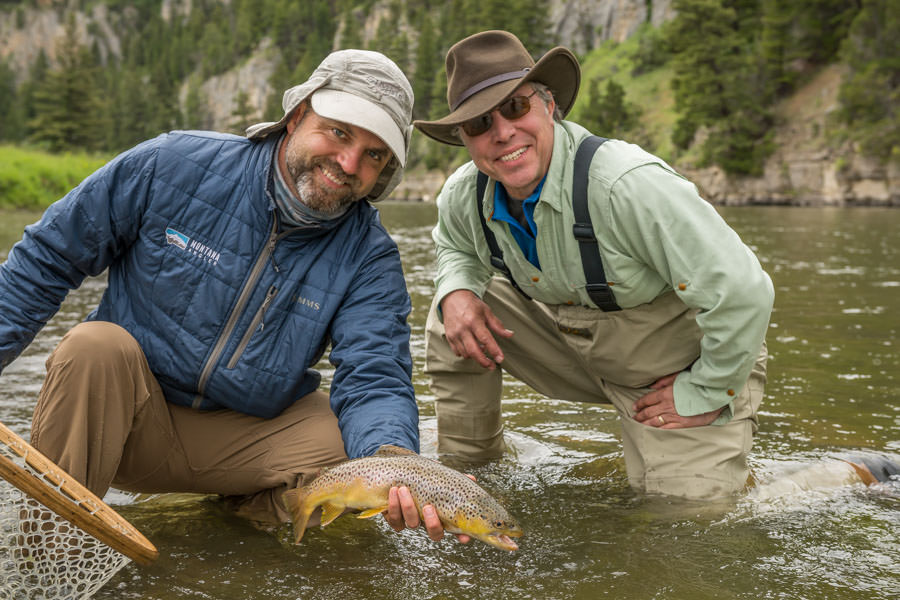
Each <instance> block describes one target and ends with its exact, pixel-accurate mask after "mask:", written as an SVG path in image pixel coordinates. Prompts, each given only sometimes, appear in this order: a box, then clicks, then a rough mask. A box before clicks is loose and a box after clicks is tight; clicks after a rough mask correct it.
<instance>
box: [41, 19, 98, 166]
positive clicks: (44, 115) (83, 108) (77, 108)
mask: <svg viewBox="0 0 900 600" xmlns="http://www.w3.org/2000/svg"><path fill="white" fill-rule="evenodd" d="M56 54H57V56H58V57H59V65H58V66H57V68H56V69H54V70H51V71H50V72H49V73H47V76H46V78H45V80H44V82H43V83H42V84H41V85H40V86H39V87H38V88H37V89H36V90H35V92H34V108H35V111H36V115H35V117H34V118H33V119H32V120H31V122H30V123H29V124H28V125H29V128H30V130H31V131H32V134H31V137H32V139H33V140H35V141H37V142H42V143H46V144H47V145H48V147H49V148H50V149H51V150H54V151H59V150H67V149H80V150H94V149H98V148H99V147H100V145H101V143H102V141H103V137H104V130H103V115H104V105H103V102H102V100H101V96H100V91H101V90H100V87H99V78H98V76H97V65H96V64H95V63H94V61H93V57H92V55H91V52H90V51H89V50H88V49H87V48H85V47H84V46H82V45H81V44H80V43H79V41H78V37H77V32H76V30H75V20H74V18H70V19H69V20H68V22H67V24H66V29H65V35H64V36H63V38H62V39H61V40H60V42H59V44H58V46H57V53H56Z"/></svg>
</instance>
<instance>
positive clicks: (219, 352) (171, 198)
mask: <svg viewBox="0 0 900 600" xmlns="http://www.w3.org/2000/svg"><path fill="white" fill-rule="evenodd" d="M412 105H413V93H412V89H411V87H410V85H409V82H408V81H407V80H406V77H405V76H404V75H403V73H402V72H401V70H400V69H399V68H398V67H397V65H396V64H394V63H393V62H392V61H391V60H389V59H388V58H387V57H385V56H383V55H382V54H379V53H375V52H367V51H361V50H344V51H339V52H335V53H333V54H331V55H329V56H328V57H327V58H326V59H325V60H324V61H323V62H322V64H321V65H320V66H319V67H318V68H317V69H316V70H315V72H314V73H313V74H312V75H311V77H310V79H309V80H308V81H306V82H305V83H302V84H300V85H298V86H296V87H293V88H291V89H289V90H287V91H286V92H285V94H284V99H283V106H284V110H285V113H284V116H283V117H282V119H281V120H280V121H278V122H276V123H261V124H259V125H255V126H253V127H250V128H249V129H248V130H247V136H246V137H239V136H234V135H227V134H219V133H213V132H196V131H191V132H187V131H176V132H171V133H167V134H164V135H161V136H159V137H157V138H155V139H152V140H149V141H146V142H144V143H142V144H140V145H138V146H136V147H135V148H133V149H131V150H128V151H126V152H124V153H123V154H121V155H120V156H118V157H116V158H115V159H114V160H112V161H111V162H110V163H108V164H107V165H105V166H104V167H102V168H101V169H99V170H98V171H97V172H95V173H94V174H92V175H90V176H89V177H88V178H87V179H85V180H84V181H83V182H82V183H81V184H80V185H79V186H78V187H76V188H75V189H73V190H72V191H71V192H69V193H68V194H67V195H66V196H65V197H64V198H62V199H61V200H59V201H58V202H56V203H55V204H53V205H52V206H51V207H50V208H49V209H48V210H47V211H46V213H45V214H44V216H43V218H42V219H41V220H40V221H39V222H38V223H36V224H34V225H31V226H29V227H27V228H26V230H25V235H24V237H23V239H22V240H21V241H20V242H19V243H18V244H16V246H15V247H14V248H13V249H12V251H11V252H10V255H9V258H8V260H7V261H6V262H5V263H4V264H2V265H0V369H2V368H3V367H5V366H6V365H8V364H9V363H10V362H11V361H12V360H13V359H14V358H15V357H16V356H17V355H18V354H19V353H20V352H21V351H22V350H23V349H24V348H25V347H26V346H27V345H28V344H29V343H30V341H31V340H32V339H33V338H34V336H35V334H36V333H37V332H38V330H40V329H41V327H42V326H43V325H44V324H45V323H46V322H47V321H48V320H49V319H50V318H51V317H52V316H53V315H54V314H55V313H56V311H57V310H58V309H59V307H60V304H61V303H62V301H63V299H64V298H65V296H66V294H67V293H68V292H69V291H70V290H71V289H74V288H77V287H78V286H79V285H80V284H81V283H82V282H83V280H84V279H85V278H86V277H88V276H97V275H100V274H101V273H103V272H104V271H107V270H108V285H107V288H106V290H105V293H104V295H103V298H102V299H101V301H100V304H99V305H98V306H97V307H96V308H95V309H94V310H93V311H92V312H91V313H90V314H89V315H87V318H86V320H85V322H83V323H80V324H78V325H76V326H75V327H74V328H72V329H71V330H70V331H69V332H68V333H66V335H65V336H64V337H63V339H62V341H61V342H60V343H59V345H58V346H57V348H56V349H55V350H54V351H53V352H52V354H51V355H50V356H49V358H48V359H47V377H46V380H45V383H44V385H43V388H42V390H41V393H40V397H39V399H38V402H37V406H36V408H35V413H34V418H33V423H32V432H31V433H32V443H33V444H34V445H35V446H36V447H37V448H38V449H39V450H40V451H41V452H43V453H44V454H46V455H47V456H48V457H49V458H50V459H51V460H53V461H55V462H56V463H57V464H58V465H59V466H60V467H62V468H63V469H65V470H66V471H67V472H69V473H70V474H71V475H72V476H74V477H75V478H76V479H78V480H79V481H81V482H82V483H84V484H85V485H86V486H87V487H88V488H89V489H90V490H91V491H92V492H94V493H96V494H97V495H99V496H101V497H102V496H103V495H104V494H105V493H106V491H107V490H108V488H109V487H111V486H114V487H116V488H119V489H123V490H130V491H134V492H194V493H204V494H218V495H221V496H223V497H225V498H226V504H227V505H228V506H229V507H230V508H232V509H233V510H234V511H236V512H237V514H239V515H242V516H245V517H247V518H250V519H253V520H256V521H259V522H269V523H281V522H285V521H287V520H289V515H288V513H287V512H286V510H285V507H284V505H283V502H282V498H281V496H282V494H283V492H284V491H285V490H287V489H288V488H290V487H294V486H297V485H300V484H303V483H304V482H305V481H307V480H308V479H310V478H311V477H312V476H314V475H315V474H316V472H317V471H318V470H319V469H320V468H321V467H324V466H327V465H331V464H335V463H338V462H341V461H343V460H346V459H347V457H348V456H349V457H359V456H366V455H369V454H373V453H374V452H375V451H376V450H377V449H378V448H379V447H380V446H381V445H384V444H392V445H395V446H401V447H404V448H408V449H410V450H414V451H418V444H419V434H418V413H417V408H416V403H415V398H414V393H413V387H412V383H411V371H412V360H411V357H410V349H409V327H408V325H407V317H408V315H409V312H410V308H411V305H410V299H409V295H408V293H407V290H406V284H405V281H404V277H403V272H402V269H401V264H400V257H399V254H398V249H397V246H396V244H395V243H394V242H393V240H391V238H390V237H389V236H388V234H387V232H386V231H385V229H384V228H383V227H382V225H381V223H380V220H379V217H378V212H377V210H376V209H375V208H374V207H373V206H372V205H371V203H372V202H376V201H379V200H382V199H384V198H385V197H387V196H388V194H389V193H390V192H391V190H392V189H393V188H394V187H395V186H396V185H397V183H399V181H400V178H401V176H402V173H403V168H404V166H405V164H406V157H407V149H408V144H409V137H410V132H411V127H410V121H411V113H412ZM329 345H330V348H331V352H330V355H329V359H330V361H331V363H332V364H333V365H334V368H335V370H334V376H333V380H332V384H331V388H330V391H329V393H326V392H325V391H322V390H319V385H320V380H321V376H320V374H319V373H318V372H317V371H315V370H314V369H313V367H314V365H315V364H316V363H317V362H318V361H319V359H320V358H321V357H322V356H323V354H324V352H325V351H326V349H327V348H328V346H329ZM403 497H404V498H407V497H408V495H404V496H403ZM407 504H408V502H407ZM392 507H393V509H394V510H395V511H400V510H401V509H400V508H399V507H400V501H399V500H398V495H397V492H396V491H395V492H394V493H393V494H392ZM406 508H407V510H406V513H409V509H408V506H407V507H406ZM398 514H399V512H398ZM400 519H401V518H400V517H397V518H395V519H393V521H392V525H394V526H395V527H402V524H403V523H402V520H400ZM410 520H412V517H409V518H408V519H407V521H408V522H409V521H410ZM412 524H413V525H417V524H418V521H414V522H413V523H412Z"/></svg>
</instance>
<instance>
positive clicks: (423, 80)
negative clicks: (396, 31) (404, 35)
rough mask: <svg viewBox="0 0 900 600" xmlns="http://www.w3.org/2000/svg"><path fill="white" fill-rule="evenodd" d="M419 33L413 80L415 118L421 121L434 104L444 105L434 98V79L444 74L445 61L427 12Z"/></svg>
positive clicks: (423, 15)
mask: <svg viewBox="0 0 900 600" xmlns="http://www.w3.org/2000/svg"><path fill="white" fill-rule="evenodd" d="M418 31H419V39H418V43H417V45H416V65H415V76H413V77H411V79H412V87H413V94H414V95H415V98H416V102H415V106H414V110H413V114H414V116H415V118H417V119H420V118H424V117H427V116H428V115H429V114H430V113H431V105H432V102H438V103H440V104H443V100H444V99H443V98H435V97H434V96H432V92H433V91H434V90H433V87H434V82H433V81H432V77H433V74H434V73H435V72H439V73H442V74H443V66H444V61H443V58H442V56H441V53H440V50H439V46H438V39H437V35H436V34H435V30H434V24H433V21H432V18H431V15H430V14H429V13H427V12H425V11H423V12H422V15H421V21H419V27H418Z"/></svg>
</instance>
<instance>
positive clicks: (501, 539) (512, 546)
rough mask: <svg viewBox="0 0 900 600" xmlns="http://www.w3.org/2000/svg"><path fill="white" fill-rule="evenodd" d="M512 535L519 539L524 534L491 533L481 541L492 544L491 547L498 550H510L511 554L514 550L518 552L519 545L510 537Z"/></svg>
mask: <svg viewBox="0 0 900 600" xmlns="http://www.w3.org/2000/svg"><path fill="white" fill-rule="evenodd" d="M510 535H514V536H516V537H519V536H521V535H522V534H521V533H512V534H506V533H490V534H488V535H486V536H484V537H483V538H481V539H482V541H484V542H486V543H488V544H490V545H491V546H496V547H497V548H500V549H501V550H509V551H510V552H512V551H513V550H518V549H519V545H518V544H517V543H515V542H514V541H513V539H512V538H511V537H510Z"/></svg>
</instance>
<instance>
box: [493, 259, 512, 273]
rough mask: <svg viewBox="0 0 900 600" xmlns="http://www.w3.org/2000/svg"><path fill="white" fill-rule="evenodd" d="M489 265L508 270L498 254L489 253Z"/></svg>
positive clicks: (503, 270)
mask: <svg viewBox="0 0 900 600" xmlns="http://www.w3.org/2000/svg"><path fill="white" fill-rule="evenodd" d="M491 266H493V267H494V268H495V269H497V270H499V271H502V272H504V273H508V272H509V269H507V267H506V263H505V262H503V259H502V258H500V257H499V256H493V255H491Z"/></svg>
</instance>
